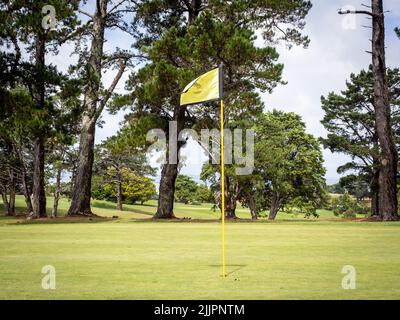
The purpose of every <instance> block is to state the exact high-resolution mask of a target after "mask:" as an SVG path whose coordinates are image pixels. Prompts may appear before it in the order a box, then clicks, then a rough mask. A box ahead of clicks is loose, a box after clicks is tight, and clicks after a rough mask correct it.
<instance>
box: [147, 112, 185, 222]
mask: <svg viewBox="0 0 400 320" xmlns="http://www.w3.org/2000/svg"><path fill="white" fill-rule="evenodd" d="M173 120H174V121H176V122H177V135H178V136H179V133H180V132H181V131H182V130H183V128H184V125H185V108H184V107H180V106H178V105H177V106H176V107H175V110H174V117H173ZM168 139H171V140H175V141H176V139H177V137H170V136H169V135H168ZM183 145H184V142H182V141H177V142H176V148H172V150H167V155H166V161H167V163H165V164H164V166H163V168H162V170H161V179H160V187H159V191H158V194H159V197H158V207H157V212H156V214H155V215H154V219H173V218H175V215H174V200H175V197H174V195H175V181H176V177H177V176H178V163H179V150H180V149H181V148H182V146H183ZM170 151H172V152H174V153H175V155H174V157H173V158H174V159H175V160H176V161H175V162H176V163H169V162H170V161H169V158H170V154H169V152H170Z"/></svg>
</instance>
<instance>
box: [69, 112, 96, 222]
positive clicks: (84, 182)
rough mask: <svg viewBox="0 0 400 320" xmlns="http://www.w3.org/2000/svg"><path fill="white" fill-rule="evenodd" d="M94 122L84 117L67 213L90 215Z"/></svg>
mask: <svg viewBox="0 0 400 320" xmlns="http://www.w3.org/2000/svg"><path fill="white" fill-rule="evenodd" d="M95 129H96V123H95V122H93V121H91V120H90V119H89V118H88V117H86V116H85V117H84V121H83V126H82V130H81V135H80V144H79V156H78V165H77V169H76V172H75V180H74V186H73V192H72V200H71V206H70V208H69V211H68V215H70V216H74V215H79V214H84V215H88V214H89V215H90V214H92V210H91V208H90V197H91V185H92V169H93V159H94V138H95Z"/></svg>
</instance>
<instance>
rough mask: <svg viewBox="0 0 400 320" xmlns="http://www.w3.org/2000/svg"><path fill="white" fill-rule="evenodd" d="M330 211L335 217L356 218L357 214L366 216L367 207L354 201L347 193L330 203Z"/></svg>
mask: <svg viewBox="0 0 400 320" xmlns="http://www.w3.org/2000/svg"><path fill="white" fill-rule="evenodd" d="M331 210H332V211H333V213H334V214H335V216H341V217H343V218H356V217H357V214H363V215H367V214H368V207H366V206H365V205H364V204H363V203H362V202H359V201H356V200H354V199H353V198H352V197H351V196H350V194H349V193H347V192H346V193H345V194H343V195H341V196H340V197H338V198H334V199H332V201H331Z"/></svg>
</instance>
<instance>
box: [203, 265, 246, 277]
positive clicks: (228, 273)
mask: <svg viewBox="0 0 400 320" xmlns="http://www.w3.org/2000/svg"><path fill="white" fill-rule="evenodd" d="M208 266H209V267H215V268H220V269H222V264H210V265H208ZM225 267H226V268H227V269H228V270H227V272H226V275H227V276H230V275H231V274H234V273H235V272H238V271H239V270H241V269H243V268H245V267H247V264H226V265H225ZM229 268H233V269H232V270H230V271H229Z"/></svg>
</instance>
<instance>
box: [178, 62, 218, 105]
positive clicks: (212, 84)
mask: <svg viewBox="0 0 400 320" xmlns="http://www.w3.org/2000/svg"><path fill="white" fill-rule="evenodd" d="M221 78H222V77H221V68H216V69H213V70H211V71H209V72H207V73H205V74H203V75H201V76H200V77H198V78H197V79H195V80H193V81H192V82H191V83H189V84H188V85H187V86H186V88H185V89H184V90H183V92H182V94H181V103H180V105H181V106H186V105H190V104H197V103H203V102H210V101H215V100H220V99H221V98H222V81H221V80H222V79H221Z"/></svg>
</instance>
